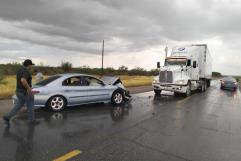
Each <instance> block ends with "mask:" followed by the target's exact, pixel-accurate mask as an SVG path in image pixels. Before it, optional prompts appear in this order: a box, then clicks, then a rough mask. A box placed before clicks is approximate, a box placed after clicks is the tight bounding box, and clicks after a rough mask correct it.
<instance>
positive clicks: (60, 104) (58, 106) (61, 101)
mask: <svg viewBox="0 0 241 161" xmlns="http://www.w3.org/2000/svg"><path fill="white" fill-rule="evenodd" d="M65 106H66V99H65V98H64V97H63V96H53V97H51V98H50V99H49V101H48V107H49V108H50V109H51V110H53V111H61V110H63V109H64V108H65Z"/></svg>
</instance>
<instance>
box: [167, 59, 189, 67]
mask: <svg viewBox="0 0 241 161" xmlns="http://www.w3.org/2000/svg"><path fill="white" fill-rule="evenodd" d="M165 65H166V66H169V65H183V66H186V65H187V60H186V59H166V61H165Z"/></svg>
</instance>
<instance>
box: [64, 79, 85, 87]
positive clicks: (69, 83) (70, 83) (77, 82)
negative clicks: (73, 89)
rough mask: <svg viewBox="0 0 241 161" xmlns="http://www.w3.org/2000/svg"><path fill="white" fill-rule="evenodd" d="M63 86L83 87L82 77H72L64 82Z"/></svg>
mask: <svg viewBox="0 0 241 161" xmlns="http://www.w3.org/2000/svg"><path fill="white" fill-rule="evenodd" d="M62 84H63V86H81V78H80V77H70V78H68V79H66V80H64V81H63V83H62Z"/></svg>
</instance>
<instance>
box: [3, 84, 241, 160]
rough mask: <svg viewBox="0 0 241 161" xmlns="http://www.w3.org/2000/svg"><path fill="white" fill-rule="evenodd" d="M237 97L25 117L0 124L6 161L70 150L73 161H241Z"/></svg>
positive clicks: (143, 102)
mask: <svg viewBox="0 0 241 161" xmlns="http://www.w3.org/2000/svg"><path fill="white" fill-rule="evenodd" d="M240 98H241V95H240V91H239V90H238V91H237V92H230V91H221V90H220V89H219V82H214V83H213V85H212V86H211V87H210V88H209V89H208V90H207V91H206V92H205V93H195V94H193V95H192V96H191V97H188V98H184V97H174V96H172V95H171V94H170V93H166V95H163V96H161V97H155V96H154V94H153V92H146V93H141V94H136V95H134V98H133V101H132V102H131V103H130V104H127V105H125V106H124V107H120V106H119V107H118V106H116V107H114V106H111V105H102V104H99V105H89V106H79V107H74V108H69V109H66V110H64V111H62V112H57V113H54V112H51V111H48V110H43V109H40V110H37V111H36V116H37V118H38V120H40V124H39V125H36V126H33V125H32V126H30V125H28V124H27V116H26V113H25V112H24V111H23V112H21V113H20V114H19V115H18V116H17V117H16V118H15V119H14V120H13V122H12V124H11V127H10V129H8V128H5V126H4V124H3V122H2V121H0V147H1V148H0V160H1V161H14V160H17V161H48V160H54V159H56V158H58V157H60V156H63V155H65V154H68V153H69V152H71V151H73V150H79V151H81V152H82V153H80V154H78V155H76V156H75V157H73V158H72V159H70V160H72V161H74V160H76V161H94V160H98V161H142V160H143V161H240V160H241V153H240V150H241V102H240Z"/></svg>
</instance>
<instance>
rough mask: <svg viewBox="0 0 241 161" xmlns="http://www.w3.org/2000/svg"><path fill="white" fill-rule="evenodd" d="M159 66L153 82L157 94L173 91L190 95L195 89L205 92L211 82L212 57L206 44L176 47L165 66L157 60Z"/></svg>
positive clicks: (176, 93)
mask: <svg viewBox="0 0 241 161" xmlns="http://www.w3.org/2000/svg"><path fill="white" fill-rule="evenodd" d="M157 68H158V69H159V74H158V75H157V76H155V77H154V80H153V83H152V86H153V89H154V92H155V94H156V95H160V94H161V92H162V91H171V92H174V94H175V95H179V94H182V95H185V96H187V97H188V96H190V95H191V93H192V91H195V90H199V91H201V92H205V91H206V89H207V88H208V87H210V84H211V78H212V58H211V55H210V53H209V50H208V47H207V45H206V44H192V45H186V46H179V47H174V48H173V49H172V51H171V55H170V56H168V57H166V58H165V64H164V66H162V67H161V66H160V62H157Z"/></svg>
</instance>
